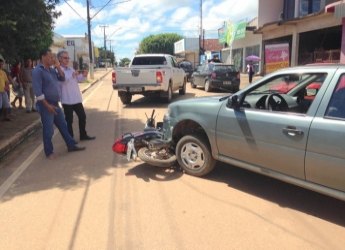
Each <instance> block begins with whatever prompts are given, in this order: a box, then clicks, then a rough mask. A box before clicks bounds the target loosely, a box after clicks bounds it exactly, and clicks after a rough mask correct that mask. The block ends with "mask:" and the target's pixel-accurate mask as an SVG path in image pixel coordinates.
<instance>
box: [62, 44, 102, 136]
mask: <svg viewBox="0 0 345 250" xmlns="http://www.w3.org/2000/svg"><path fill="white" fill-rule="evenodd" d="M57 57H58V59H59V61H60V64H61V66H62V67H61V68H62V70H63V71H64V73H65V81H63V82H60V88H61V103H62V106H63V109H64V113H65V119H66V122H67V127H68V132H69V133H70V135H71V136H72V137H73V126H72V124H73V111H74V112H75V113H76V114H77V116H78V120H79V135H80V140H81V141H83V140H94V139H95V138H96V137H95V136H89V135H88V134H87V132H86V130H85V127H86V114H85V110H84V106H83V103H82V101H83V100H82V95H81V92H80V89H79V84H78V83H79V82H81V81H83V80H85V78H86V77H87V74H88V72H87V71H86V70H85V71H83V73H82V74H80V73H78V72H77V71H75V70H74V69H73V68H71V67H69V66H68V63H69V56H68V52H67V51H65V50H63V51H60V52H58V54H57Z"/></svg>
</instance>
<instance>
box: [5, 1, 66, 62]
mask: <svg viewBox="0 0 345 250" xmlns="http://www.w3.org/2000/svg"><path fill="white" fill-rule="evenodd" d="M58 3H59V0H21V1H2V3H1V8H0V16H1V19H0V53H1V54H2V55H3V56H4V57H5V59H6V60H7V61H10V62H13V61H15V60H20V59H23V58H27V57H30V58H33V59H37V58H38V55H39V51H41V50H42V49H44V48H48V47H49V46H50V45H51V44H52V41H53V32H52V28H53V24H54V18H57V17H58V16H59V15H60V13H59V12H56V11H55V5H56V4H58Z"/></svg>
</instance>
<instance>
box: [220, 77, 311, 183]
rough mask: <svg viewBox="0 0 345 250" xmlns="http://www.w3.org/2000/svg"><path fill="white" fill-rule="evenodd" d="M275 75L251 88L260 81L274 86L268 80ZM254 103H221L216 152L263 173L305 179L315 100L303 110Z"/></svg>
mask: <svg viewBox="0 0 345 250" xmlns="http://www.w3.org/2000/svg"><path fill="white" fill-rule="evenodd" d="M291 74H292V73H291ZM285 76H289V74H286V75H284V77H285ZM278 78H279V75H278ZM278 78H277V75H275V76H274V77H272V79H268V80H265V82H264V83H263V84H262V83H260V82H258V83H257V84H254V85H255V86H253V89H255V87H256V86H257V85H260V84H262V86H263V87H265V86H266V84H267V86H270V87H267V88H268V89H269V88H271V87H272V88H273V87H274V86H273V85H270V84H271V82H273V80H274V79H278ZM281 78H283V76H282V77H281ZM279 84H280V83H279ZM250 88H252V87H249V89H250ZM274 92H275V91H274ZM268 93H270V92H268ZM260 96H262V98H264V96H265V95H258V98H259V97H260ZM253 97H254V98H255V95H253ZM260 101H261V99H260V98H259V101H258V102H260ZM255 105H257V106H256V107H255ZM255 105H253V106H254V107H253V106H250V107H247V106H243V107H241V108H240V109H237V110H234V109H233V108H230V107H228V106H227V105H226V103H225V104H224V105H223V106H222V108H221V109H220V112H219V115H218V121H217V130H216V138H217V145H218V151H219V156H220V157H221V158H222V157H223V158H224V159H225V160H226V159H228V160H229V159H231V160H237V161H239V162H242V163H243V164H246V166H247V167H248V166H255V167H259V169H261V172H262V173H265V172H267V171H270V170H274V171H276V172H278V173H283V174H287V175H289V176H293V177H296V178H300V179H305V173H304V160H305V149H306V145H307V138H308V133H309V128H310V125H311V123H312V120H313V118H314V112H315V108H313V105H314V106H317V102H316V101H314V102H313V103H312V104H311V106H310V108H309V110H308V112H307V113H306V114H301V113H295V112H288V111H287V112H283V111H270V110H266V109H262V108H263V107H262V106H260V103H255Z"/></svg>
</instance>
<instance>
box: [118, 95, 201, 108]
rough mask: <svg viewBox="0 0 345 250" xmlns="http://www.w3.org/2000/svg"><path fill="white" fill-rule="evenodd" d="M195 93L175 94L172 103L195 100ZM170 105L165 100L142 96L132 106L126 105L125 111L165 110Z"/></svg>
mask: <svg viewBox="0 0 345 250" xmlns="http://www.w3.org/2000/svg"><path fill="white" fill-rule="evenodd" d="M194 97H195V94H194V93H186V94H185V95H179V94H177V93H174V95H173V99H172V101H171V103H173V102H176V101H179V100H185V99H190V98H194ZM168 105H169V103H167V102H166V101H165V100H164V99H163V98H160V97H159V96H157V97H153V96H152V97H144V96H142V97H141V98H139V99H136V100H133V101H132V102H131V104H129V105H124V108H125V109H133V108H135V109H144V108H164V107H167V106H168Z"/></svg>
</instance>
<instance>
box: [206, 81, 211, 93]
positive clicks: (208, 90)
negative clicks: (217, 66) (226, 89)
mask: <svg viewBox="0 0 345 250" xmlns="http://www.w3.org/2000/svg"><path fill="white" fill-rule="evenodd" d="M205 91H206V92H210V91H211V86H210V81H209V80H206V82H205Z"/></svg>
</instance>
